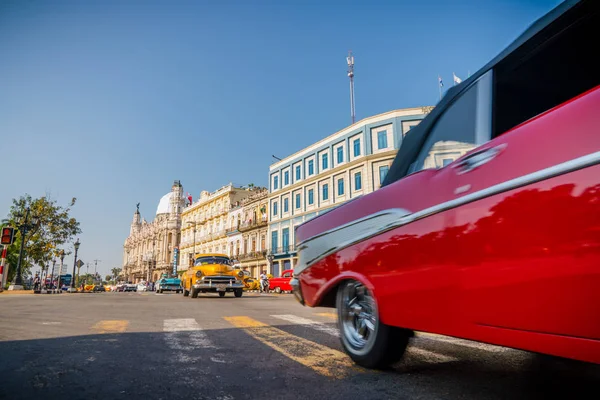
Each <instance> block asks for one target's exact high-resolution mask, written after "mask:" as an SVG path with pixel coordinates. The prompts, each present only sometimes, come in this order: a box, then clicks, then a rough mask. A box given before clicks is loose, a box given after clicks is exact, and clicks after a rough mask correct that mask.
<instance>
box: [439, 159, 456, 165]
mask: <svg viewBox="0 0 600 400" xmlns="http://www.w3.org/2000/svg"><path fill="white" fill-rule="evenodd" d="M452 161H454V160H453V159H451V158H444V159H443V160H442V166H443V167H445V166H446V165H448V164H451V163H452Z"/></svg>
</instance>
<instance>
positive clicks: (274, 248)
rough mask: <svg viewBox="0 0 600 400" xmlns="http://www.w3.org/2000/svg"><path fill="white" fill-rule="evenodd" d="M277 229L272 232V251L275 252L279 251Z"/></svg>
mask: <svg viewBox="0 0 600 400" xmlns="http://www.w3.org/2000/svg"><path fill="white" fill-rule="evenodd" d="M277 244H278V243H277V231H273V232H271V251H272V252H273V253H276V252H277Z"/></svg>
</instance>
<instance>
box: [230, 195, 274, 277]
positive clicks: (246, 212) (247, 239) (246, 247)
mask: <svg viewBox="0 0 600 400" xmlns="http://www.w3.org/2000/svg"><path fill="white" fill-rule="evenodd" d="M268 205H269V191H268V190H267V189H266V188H257V189H254V190H253V193H252V194H251V195H250V196H248V197H246V198H245V199H244V200H242V201H241V207H242V212H241V215H242V222H241V224H239V227H238V229H239V231H240V232H241V233H242V248H241V252H240V255H239V256H238V257H237V259H238V260H239V261H240V262H241V266H242V268H243V269H246V270H248V271H249V272H250V276H252V277H254V278H258V276H259V275H260V273H261V271H263V270H265V271H266V270H267V266H268V262H267V258H266V257H267V231H268V226H267V225H268V215H269V207H268Z"/></svg>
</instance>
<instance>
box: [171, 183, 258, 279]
mask: <svg viewBox="0 0 600 400" xmlns="http://www.w3.org/2000/svg"><path fill="white" fill-rule="evenodd" d="M250 193H251V192H250V191H248V190H247V189H244V188H237V187H234V186H233V184H231V183H230V184H228V185H226V186H223V187H222V188H220V189H218V190H216V191H214V192H212V193H209V192H207V191H203V192H202V193H200V198H199V199H198V201H197V202H195V203H193V204H191V205H190V206H188V207H187V208H185V209H184V210H183V213H182V216H181V221H182V222H181V238H182V241H181V263H180V265H179V270H180V271H183V270H186V269H187V268H189V266H190V265H191V264H192V262H193V254H194V253H196V254H201V253H222V254H228V248H227V247H228V245H227V228H228V227H231V226H230V225H228V215H229V212H230V210H231V208H232V207H233V206H235V205H236V204H237V203H238V202H239V201H241V200H242V199H244V198H246V197H248V195H249V194H250Z"/></svg>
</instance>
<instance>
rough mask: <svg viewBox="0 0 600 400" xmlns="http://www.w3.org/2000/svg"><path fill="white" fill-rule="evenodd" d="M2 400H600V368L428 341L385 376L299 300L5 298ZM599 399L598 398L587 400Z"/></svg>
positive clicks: (415, 345) (0, 315)
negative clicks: (361, 361) (354, 358)
mask: <svg viewBox="0 0 600 400" xmlns="http://www.w3.org/2000/svg"><path fill="white" fill-rule="evenodd" d="M0 307H1V310H2V311H1V312H0V360H1V361H0V398H2V399H59V398H60V399H65V398H69V399H100V398H102V399H137V398H140V399H188V400H192V399H221V400H232V399H264V398H269V399H314V400H316V399H328V400H331V399H359V398H361V399H531V398H563V399H566V398H570V399H571V398H572V399H575V398H595V397H594V396H595V395H593V394H594V393H596V394H597V393H598V388H599V387H600V366H596V365H586V364H581V363H576V362H571V361H566V360H559V359H555V358H550V357H542V356H539V355H534V354H530V353H527V352H522V351H517V350H513V349H506V348H502V347H496V346H491V345H486V344H480V343H475V342H470V341H464V340H459V339H454V338H449V337H444V336H437V335H428V334H417V336H416V337H415V338H414V339H413V342H412V345H411V347H410V350H409V351H408V352H407V354H406V356H405V358H404V359H403V360H402V361H401V362H400V363H398V364H397V365H395V366H394V367H393V368H390V369H389V370H386V371H368V370H364V369H361V368H358V367H356V366H354V365H353V364H352V363H351V362H350V361H349V359H348V358H347V357H346V356H345V354H343V351H342V348H341V345H340V343H339V338H338V337H337V333H338V332H337V329H336V325H335V314H333V311H334V310H331V309H309V308H305V307H302V306H300V305H299V304H297V303H296V302H295V300H294V299H293V298H292V296H291V295H289V294H288V295H260V294H250V293H248V294H245V295H244V297H242V298H234V297H233V296H232V295H228V296H227V297H225V298H218V297H217V296H214V295H204V296H200V297H199V298H197V299H191V298H184V297H183V296H182V295H180V294H179V295H177V294H162V295H158V294H154V293H98V294H70V295H69V294H62V295H1V296H0ZM588 393H589V394H588Z"/></svg>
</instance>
